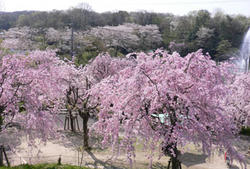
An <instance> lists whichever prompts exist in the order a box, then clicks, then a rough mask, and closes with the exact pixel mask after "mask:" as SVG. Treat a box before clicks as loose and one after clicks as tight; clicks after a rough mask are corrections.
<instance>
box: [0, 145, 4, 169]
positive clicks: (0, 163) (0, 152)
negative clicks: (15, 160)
mask: <svg viewBox="0 0 250 169" xmlns="http://www.w3.org/2000/svg"><path fill="white" fill-rule="evenodd" d="M2 166H3V146H2V145H0V167H2Z"/></svg>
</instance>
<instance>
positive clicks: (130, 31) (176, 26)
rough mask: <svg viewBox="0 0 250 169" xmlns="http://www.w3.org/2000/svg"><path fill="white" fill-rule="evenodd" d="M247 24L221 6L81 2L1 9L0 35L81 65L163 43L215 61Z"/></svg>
mask: <svg viewBox="0 0 250 169" xmlns="http://www.w3.org/2000/svg"><path fill="white" fill-rule="evenodd" d="M249 26H250V18H249V17H246V16H242V15H227V14H224V13H223V12H221V11H219V10H218V11H217V12H216V13H214V14H211V13H210V12H208V11H207V10H199V11H193V12H190V13H189V14H187V15H184V16H176V15H173V14H171V13H153V12H147V11H140V12H126V11H116V12H105V13H97V12H95V11H93V10H92V9H91V7H90V6H89V5H87V4H81V5H79V6H78V7H75V8H71V9H68V10H54V11H50V12H38V11H20V12H1V13H0V30H1V31H2V33H1V35H0V36H1V37H0V38H1V39H2V41H3V40H7V39H9V42H8V41H6V42H4V43H3V44H2V45H3V47H4V48H8V44H13V42H14V41H15V42H16V41H18V40H20V38H21V39H22V40H21V46H19V47H18V45H17V44H18V42H16V45H15V48H19V49H21V50H22V51H23V50H26V49H32V48H33V49H34V48H38V49H46V48H48V47H49V48H56V49H58V51H57V53H58V54H59V55H61V56H66V57H68V56H70V55H75V56H76V62H77V63H78V64H86V63H87V62H88V60H89V59H91V58H93V57H95V56H96V55H97V54H98V53H100V52H106V51H108V52H109V53H110V54H111V55H113V56H119V55H125V54H127V53H130V52H132V51H134V52H136V51H146V52H147V51H149V50H151V49H156V48H161V47H162V48H164V49H166V50H168V51H169V52H170V53H171V52H173V51H177V52H179V53H180V54H181V55H182V56H185V55H186V54H187V53H190V52H193V51H196V50H198V49H200V48H202V49H203V52H204V53H206V52H208V53H209V54H210V55H211V56H212V59H214V60H216V61H222V60H225V59H228V58H229V57H232V56H233V55H235V53H237V51H238V49H239V48H240V45H241V42H242V39H243V36H244V34H245V32H246V31H247V29H248V28H249ZM17 27H18V28H17ZM72 27H73V31H74V33H73V34H74V40H73V41H74V46H71V39H72V37H71V34H72V32H71V31H72V30H71V28H72ZM10 41H11V42H10ZM24 42H27V44H25V43H24ZM34 42H37V43H34ZM25 45H26V47H25ZM27 45H28V46H27ZM34 45H35V47H34ZM12 46H13V45H12ZM9 48H10V49H12V50H13V48H12V47H9ZM71 49H73V50H71ZM16 50H17V49H16ZM72 52H73V53H72Z"/></svg>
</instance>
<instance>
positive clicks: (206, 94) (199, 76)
mask: <svg viewBox="0 0 250 169" xmlns="http://www.w3.org/2000/svg"><path fill="white" fill-rule="evenodd" d="M128 57H130V58H131V59H132V60H133V61H134V63H135V64H136V65H131V66H128V67H126V68H125V69H123V70H121V71H119V72H118V73H117V75H114V76H112V77H108V78H105V79H104V80H102V81H101V82H100V83H99V84H97V85H96V86H95V87H93V88H92V95H93V96H95V97H96V98H98V99H99V100H100V103H101V106H100V112H99V114H98V122H97V123H96V125H95V126H94V129H95V130H96V131H97V132H99V133H100V134H101V135H103V144H104V145H110V144H111V145H112V146H113V148H114V149H115V148H117V147H118V149H120V148H121V147H122V148H125V150H126V152H127V156H128V159H129V160H131V162H132V158H133V157H134V156H135V154H134V151H135V148H134V143H135V142H137V141H138V139H137V138H138V137H139V136H140V137H142V139H143V140H144V144H145V145H148V147H149V148H150V149H151V150H152V152H153V151H155V150H157V148H156V147H157V146H159V147H160V148H161V151H162V153H163V154H165V155H168V156H170V163H172V168H173V169H179V168H180V165H181V164H180V161H179V155H180V152H179V151H178V148H180V147H182V146H184V145H185V144H187V143H189V142H192V143H195V144H201V145H202V149H203V151H204V153H207V154H208V155H210V154H211V150H212V149H213V148H219V149H222V148H224V151H227V153H228V155H230V157H231V158H233V159H238V160H239V161H241V162H242V161H243V157H242V156H241V155H240V154H238V153H237V151H236V150H235V148H234V147H233V145H232V141H233V140H234V138H235V136H234V134H235V132H234V131H237V126H236V125H235V124H234V123H233V117H232V112H227V110H228V109H227V106H225V104H224V102H223V100H224V98H225V97H226V96H227V93H228V90H227V89H228V88H229V87H228V86H227V84H228V83H231V82H232V81H231V80H232V76H233V75H232V74H231V73H230V71H228V68H229V66H228V65H227V64H222V65H216V63H215V62H214V61H212V60H211V59H210V57H209V56H207V55H203V54H202V52H201V50H199V51H197V52H194V53H191V54H188V55H187V56H185V57H184V58H182V57H180V56H179V55H178V54H177V53H174V54H172V55H169V54H168V53H167V52H165V51H161V50H157V51H155V52H154V53H150V54H145V53H138V54H131V55H128ZM121 129H122V131H123V134H122V135H123V136H122V138H120V131H121ZM159 142H160V143H161V144H160V145H159V144H158V143H159ZM117 145H121V146H117ZM149 156H151V155H150V154H149Z"/></svg>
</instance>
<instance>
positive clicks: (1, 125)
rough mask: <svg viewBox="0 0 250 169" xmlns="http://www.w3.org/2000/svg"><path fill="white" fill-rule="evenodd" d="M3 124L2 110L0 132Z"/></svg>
mask: <svg viewBox="0 0 250 169" xmlns="http://www.w3.org/2000/svg"><path fill="white" fill-rule="evenodd" d="M2 125H3V116H2V114H1V112H0V132H1V131H2Z"/></svg>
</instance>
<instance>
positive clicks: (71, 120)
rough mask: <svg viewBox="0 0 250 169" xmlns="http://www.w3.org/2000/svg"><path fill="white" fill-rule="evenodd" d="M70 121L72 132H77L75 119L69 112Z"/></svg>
mask: <svg viewBox="0 0 250 169" xmlns="http://www.w3.org/2000/svg"><path fill="white" fill-rule="evenodd" d="M69 121H70V127H71V131H72V132H75V127H74V118H73V115H72V111H70V112H69Z"/></svg>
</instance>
